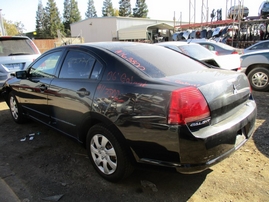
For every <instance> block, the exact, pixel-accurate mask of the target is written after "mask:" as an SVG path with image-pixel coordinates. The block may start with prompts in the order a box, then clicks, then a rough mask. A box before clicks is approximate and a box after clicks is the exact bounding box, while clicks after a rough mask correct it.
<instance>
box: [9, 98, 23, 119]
mask: <svg viewBox="0 0 269 202" xmlns="http://www.w3.org/2000/svg"><path fill="white" fill-rule="evenodd" d="M9 109H10V113H11V116H12V118H13V120H14V121H15V122H16V123H23V122H25V117H24V116H23V114H22V110H21V107H20V104H19V102H18V100H17V99H16V97H15V96H14V94H13V93H10V94H9Z"/></svg>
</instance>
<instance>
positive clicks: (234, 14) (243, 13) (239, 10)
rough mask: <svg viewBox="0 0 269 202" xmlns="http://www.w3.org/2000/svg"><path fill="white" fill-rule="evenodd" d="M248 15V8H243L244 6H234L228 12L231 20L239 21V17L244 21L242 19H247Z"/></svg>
mask: <svg viewBox="0 0 269 202" xmlns="http://www.w3.org/2000/svg"><path fill="white" fill-rule="evenodd" d="M248 14H249V9H248V7H246V6H242V5H237V6H232V7H231V8H230V9H229V10H228V18H231V19H236V20H238V19H239V17H240V18H241V19H242V18H245V17H247V16H248Z"/></svg>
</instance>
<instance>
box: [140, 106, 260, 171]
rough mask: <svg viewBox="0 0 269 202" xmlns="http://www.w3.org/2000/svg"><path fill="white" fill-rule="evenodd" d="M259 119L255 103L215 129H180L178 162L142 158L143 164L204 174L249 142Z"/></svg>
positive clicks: (216, 125)
mask: <svg viewBox="0 0 269 202" xmlns="http://www.w3.org/2000/svg"><path fill="white" fill-rule="evenodd" d="M256 116H257V108H256V103H255V102H254V101H249V102H247V103H245V105H244V106H242V107H241V108H240V109H239V110H237V111H236V112H235V113H234V114H233V115H232V116H230V117H229V118H227V119H225V120H223V121H221V122H219V123H217V124H215V125H213V126H208V127H205V128H203V129H199V130H197V131H195V132H192V131H191V130H190V129H189V128H188V127H187V126H184V127H179V128H178V132H177V133H178V135H179V140H178V141H179V152H178V154H179V162H177V161H165V160H164V159H162V160H160V159H158V160H157V159H156V158H152V159H150V158H141V159H140V162H143V163H150V164H155V165H159V166H166V167H173V168H175V169H176V170H177V171H178V172H180V173H189V174H191V173H197V172H201V171H203V170H205V169H207V168H209V167H211V166H213V165H214V164H216V163H218V162H220V161H222V160H223V159H225V158H227V157H228V156H229V155H230V154H232V153H233V152H234V151H236V150H237V149H239V148H240V147H241V146H242V145H244V144H245V143H246V142H247V141H248V140H249V138H250V137H251V136H252V134H253V133H254V130H255V120H256ZM167 149H168V150H169V148H167ZM169 156H171V155H169Z"/></svg>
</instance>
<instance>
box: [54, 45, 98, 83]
mask: <svg viewBox="0 0 269 202" xmlns="http://www.w3.org/2000/svg"><path fill="white" fill-rule="evenodd" d="M95 62H96V60H95V58H94V57H92V56H91V55H89V54H88V53H85V52H81V51H77V50H70V51H69V52H68V53H67V55H66V58H65V60H64V63H63V66H62V69H61V72H60V76H59V77H60V78H73V79H76V78H84V79H88V78H89V77H90V73H91V71H92V68H93V66H94V64H95Z"/></svg>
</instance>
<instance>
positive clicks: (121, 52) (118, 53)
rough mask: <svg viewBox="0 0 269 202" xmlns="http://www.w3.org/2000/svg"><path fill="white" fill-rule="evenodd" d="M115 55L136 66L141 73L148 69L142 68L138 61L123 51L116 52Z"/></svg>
mask: <svg viewBox="0 0 269 202" xmlns="http://www.w3.org/2000/svg"><path fill="white" fill-rule="evenodd" d="M115 53H116V54H117V55H119V56H120V57H121V58H123V59H125V60H126V61H128V62H129V63H131V64H132V65H134V66H135V67H136V68H137V69H139V70H141V71H145V70H146V68H145V67H144V66H142V65H141V64H140V63H139V62H138V61H137V60H135V59H134V58H133V57H129V56H127V54H126V53H124V52H123V51H122V50H117V51H115Z"/></svg>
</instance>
